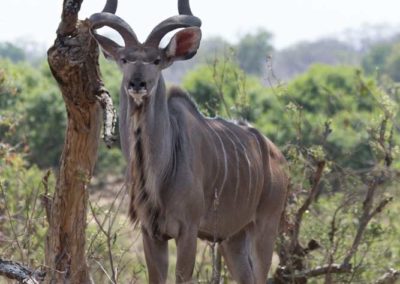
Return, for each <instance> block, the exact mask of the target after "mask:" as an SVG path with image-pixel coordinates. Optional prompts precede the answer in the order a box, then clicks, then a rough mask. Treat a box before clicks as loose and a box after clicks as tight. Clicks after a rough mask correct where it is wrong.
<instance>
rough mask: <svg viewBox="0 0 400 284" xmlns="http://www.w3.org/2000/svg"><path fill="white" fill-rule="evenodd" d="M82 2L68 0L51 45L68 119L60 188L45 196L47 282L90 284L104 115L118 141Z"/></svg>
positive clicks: (106, 133) (109, 138)
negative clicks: (89, 220) (90, 232)
mask: <svg viewBox="0 0 400 284" xmlns="http://www.w3.org/2000/svg"><path fill="white" fill-rule="evenodd" d="M82 2H83V0H64V3H63V11H62V20H61V23H60V25H59V27H58V30H57V38H56V40H55V42H54V45H53V46H52V47H51V48H50V49H49V50H48V62H49V66H50V69H51V71H52V74H53V76H54V78H55V79H56V81H57V83H58V85H59V87H60V90H61V92H62V96H63V99H64V102H65V107H66V111H67V115H68V124H67V129H66V134H65V145H64V149H63V152H62V156H61V162H60V169H59V173H58V176H57V184H56V189H55V193H54V195H53V196H52V197H49V198H46V199H45V200H47V202H46V211H47V219H48V222H49V229H48V233H47V239H46V252H45V259H46V266H47V278H46V282H47V283H66V282H68V283H90V277H89V271H88V265H87V263H86V260H85V229H86V213H87V204H88V191H87V186H88V184H89V181H90V178H91V176H92V173H93V169H94V166H95V163H96V158H97V150H98V146H99V137H100V133H101V125H102V114H103V115H104V118H105V119H104V121H105V123H104V125H105V129H104V138H105V141H106V143H107V145H109V144H110V143H111V142H112V131H113V124H114V109H113V106H112V102H111V98H110V96H109V94H108V92H107V90H105V88H104V86H103V83H102V80H101V78H100V72H99V67H98V48H97V44H96V42H95V41H94V40H93V39H92V37H91V35H90V33H89V24H88V22H87V21H79V20H78V12H79V10H80V7H81V4H82ZM105 9H110V7H108V8H107V6H106V8H105ZM111 9H112V7H111Z"/></svg>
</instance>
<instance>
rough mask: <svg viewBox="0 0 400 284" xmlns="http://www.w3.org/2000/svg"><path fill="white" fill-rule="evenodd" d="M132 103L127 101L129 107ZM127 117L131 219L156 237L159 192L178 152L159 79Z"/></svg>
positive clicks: (171, 173) (169, 176) (174, 126)
mask: <svg viewBox="0 0 400 284" xmlns="http://www.w3.org/2000/svg"><path fill="white" fill-rule="evenodd" d="M133 103H134V102H133V100H130V102H129V104H130V105H131V104H133ZM130 113H131V118H130V119H131V122H132V123H131V124H130V125H131V126H130V131H129V140H130V141H132V142H133V143H131V146H130V157H131V158H130V161H129V165H128V184H129V186H131V187H132V188H130V189H129V190H130V191H131V198H132V200H131V208H130V216H131V219H132V221H133V222H136V221H137V217H139V219H140V221H141V222H142V224H143V225H145V226H147V227H148V229H151V230H152V231H153V233H154V234H157V231H158V228H157V224H156V223H157V222H156V221H157V218H158V216H159V214H160V211H161V208H162V204H161V201H160V191H161V190H162V189H163V186H164V187H165V186H166V185H168V183H169V181H170V180H171V179H173V177H174V174H175V165H176V159H177V152H178V151H179V147H178V146H179V138H178V135H177V133H178V132H177V131H178V125H177V122H176V120H175V119H174V118H172V117H171V116H170V112H169V109H168V98H167V93H166V87H165V82H164V79H163V78H162V76H161V77H160V79H159V82H158V86H157V90H156V91H155V93H154V94H152V95H151V96H150V97H149V100H148V101H147V102H145V103H144V104H143V105H142V106H140V107H137V106H133V107H132V112H130ZM177 145H178V146H177ZM149 213H150V214H149ZM137 215H139V216H137Z"/></svg>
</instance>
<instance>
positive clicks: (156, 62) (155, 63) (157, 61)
mask: <svg viewBox="0 0 400 284" xmlns="http://www.w3.org/2000/svg"><path fill="white" fill-rule="evenodd" d="M160 62H161V59H160V58H157V59H156V60H154V62H153V63H154V65H158V64H160Z"/></svg>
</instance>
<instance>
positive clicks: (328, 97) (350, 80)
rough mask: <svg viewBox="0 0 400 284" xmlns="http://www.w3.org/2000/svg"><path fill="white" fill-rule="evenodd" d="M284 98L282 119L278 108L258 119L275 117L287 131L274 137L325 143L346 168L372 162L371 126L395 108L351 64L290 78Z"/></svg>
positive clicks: (284, 140) (283, 140) (306, 143)
mask: <svg viewBox="0 0 400 284" xmlns="http://www.w3.org/2000/svg"><path fill="white" fill-rule="evenodd" d="M278 100H279V101H280V102H279V103H280V104H283V105H284V106H286V112H285V113H284V114H283V116H281V117H280V118H279V119H276V116H275V117H272V116H271V114H272V115H274V114H273V113H274V112H273V111H272V110H271V111H268V110H266V113H267V114H266V115H265V117H263V118H262V120H260V121H258V122H257V123H258V125H260V126H261V127H263V125H268V122H271V121H272V122H273V123H274V125H275V127H276V128H277V129H280V130H282V129H283V130H284V132H283V131H277V133H278V134H279V135H274V133H271V136H272V138H273V140H274V141H277V142H278V143H279V144H286V143H295V144H301V145H304V146H306V147H311V146H312V145H322V144H324V146H325V148H326V149H327V152H326V155H327V157H328V158H333V157H335V161H336V162H337V163H339V164H340V165H341V166H346V167H347V166H350V167H352V168H364V167H368V166H370V163H371V161H373V160H374V154H373V152H372V149H371V145H369V142H368V140H367V139H366V138H367V137H368V131H369V126H368V125H369V124H370V122H371V121H374V120H377V119H378V118H379V116H380V115H381V114H382V113H385V111H386V109H388V108H392V107H395V105H394V102H393V101H392V100H391V99H390V98H389V97H388V96H387V95H386V94H385V93H384V92H383V91H382V90H380V89H379V88H378V87H377V85H376V82H375V81H374V80H372V79H368V78H365V77H363V76H362V75H361V74H360V72H359V71H358V70H357V69H355V68H353V67H345V66H342V67H333V66H328V65H314V66H313V67H311V68H310V69H309V71H308V72H306V73H304V74H302V75H300V76H298V77H297V78H295V79H294V80H293V81H292V82H290V83H289V84H288V85H287V87H286V88H285V89H284V90H282V91H281V93H280V94H278ZM384 101H386V102H387V104H388V105H384V104H383V102H384ZM389 105H390V107H389ZM278 107H279V105H278ZM273 108H275V109H277V106H276V105H275V106H273ZM281 109H282V106H281ZM392 113H393V111H392ZM266 130H269V129H268V128H267V129H266ZM330 132H332V133H331V134H330V135H329V137H328V139H327V140H326V141H325V140H324V137H326V135H327V134H329V133H330Z"/></svg>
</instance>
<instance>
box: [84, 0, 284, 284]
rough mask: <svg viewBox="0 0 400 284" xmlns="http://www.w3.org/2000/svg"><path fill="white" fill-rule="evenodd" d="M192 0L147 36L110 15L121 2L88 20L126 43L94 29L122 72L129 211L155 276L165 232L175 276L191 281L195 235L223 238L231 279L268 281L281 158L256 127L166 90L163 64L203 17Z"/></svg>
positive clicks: (187, 53)
mask: <svg viewBox="0 0 400 284" xmlns="http://www.w3.org/2000/svg"><path fill="white" fill-rule="evenodd" d="M188 2H189V1H188V0H179V4H178V7H179V14H180V15H178V16H174V17H171V18H168V19H167V20H165V21H163V22H161V23H160V24H159V25H157V26H156V27H155V28H154V29H153V31H152V32H151V34H150V35H149V36H148V38H147V39H146V41H145V42H144V43H140V42H139V41H138V39H137V37H136V35H135V33H134V32H133V30H132V29H131V27H130V26H129V25H128V24H127V23H126V22H125V21H124V20H122V19H121V18H119V17H118V16H116V15H114V13H115V10H116V7H117V1H111V0H109V1H108V3H107V5H106V8H105V10H104V11H103V12H102V13H97V14H94V15H92V16H91V17H90V21H91V24H92V30H93V31H94V30H96V29H98V28H101V27H103V26H108V27H111V28H113V29H115V30H116V31H118V32H119V33H120V34H121V36H122V38H123V40H124V42H125V46H124V47H122V46H119V45H118V44H116V43H115V42H113V41H112V40H110V39H109V38H106V37H104V36H101V35H99V34H97V33H95V32H93V36H94V37H95V39H96V40H97V42H98V43H99V44H100V46H101V47H102V49H103V52H104V53H105V55H106V57H109V58H111V59H113V60H114V61H115V62H116V63H117V64H118V66H119V67H120V68H121V70H122V73H123V80H122V85H121V92H120V124H119V127H120V136H121V145H122V151H123V154H124V155H125V157H126V160H127V161H128V168H127V177H126V184H127V186H128V188H129V190H130V196H131V199H130V216H131V219H132V221H134V222H136V221H139V222H140V224H141V229H142V235H143V243H144V251H145V256H146V262H147V267H148V271H149V280H150V282H151V283H165V281H166V278H167V269H168V246H167V242H168V240H169V239H175V241H176V245H177V263H176V281H177V282H179V283H180V282H187V281H190V279H191V277H192V272H193V268H194V264H195V256H196V240H197V237H199V238H201V239H206V240H209V241H217V242H220V249H221V252H222V254H223V256H224V258H225V261H226V263H227V265H228V268H229V270H230V272H231V274H232V276H233V278H234V279H235V280H236V281H238V282H240V283H265V282H266V279H267V274H268V271H269V268H270V264H271V258H272V251H273V246H274V242H275V239H276V235H277V230H278V226H279V223H280V217H281V213H282V211H283V207H284V203H285V196H286V188H287V181H288V179H287V176H286V174H285V171H284V164H285V161H284V158H283V156H282V154H281V153H280V152H279V150H278V149H277V148H276V146H274V144H272V143H271V142H270V141H269V140H268V139H267V138H266V137H264V136H263V135H261V134H260V133H259V132H258V131H257V130H256V129H254V128H251V127H250V126H248V125H245V124H237V123H233V122H229V121H226V120H224V119H221V118H206V117H204V116H203V115H202V114H201V113H200V112H199V111H198V109H197V108H196V105H195V104H194V103H193V102H192V100H191V99H190V98H189V96H188V95H187V94H186V93H185V92H184V91H183V90H181V89H179V88H172V89H171V90H169V91H168V92H167V90H166V87H165V82H164V79H163V77H162V74H161V71H162V70H163V69H165V68H167V67H168V66H170V65H171V64H172V63H174V62H175V61H177V60H186V59H190V58H192V57H193V56H194V55H195V54H196V52H197V49H198V48H199V44H200V39H201V31H200V26H201V21H200V19H199V18H197V17H195V16H193V15H192V12H191V10H190V7H189V3H188ZM178 28H182V29H181V30H180V31H178V32H177V33H176V34H175V35H174V36H173V37H172V39H171V41H170V42H169V44H168V45H167V46H166V47H165V48H160V47H159V44H160V41H161V39H162V38H163V37H164V36H165V35H166V34H167V33H168V32H170V31H173V30H175V29H178Z"/></svg>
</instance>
